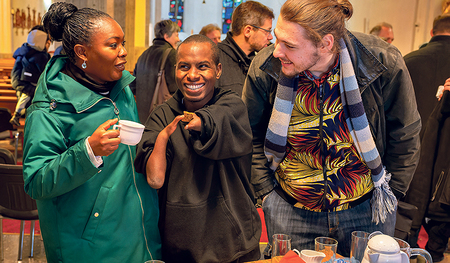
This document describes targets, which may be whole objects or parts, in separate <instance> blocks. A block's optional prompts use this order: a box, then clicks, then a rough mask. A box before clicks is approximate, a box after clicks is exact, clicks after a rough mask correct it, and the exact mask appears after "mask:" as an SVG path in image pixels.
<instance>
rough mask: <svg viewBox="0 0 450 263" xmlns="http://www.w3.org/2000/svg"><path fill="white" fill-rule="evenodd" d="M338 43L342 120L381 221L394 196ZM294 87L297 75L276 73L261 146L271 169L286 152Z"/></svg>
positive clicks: (374, 212)
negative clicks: (363, 168) (367, 177)
mask: <svg viewBox="0 0 450 263" xmlns="http://www.w3.org/2000/svg"><path fill="white" fill-rule="evenodd" d="M339 43H340V45H341V48H342V49H341V52H340V74H341V76H340V91H341V99H342V105H343V109H344V114H345V117H346V123H347V126H348V129H349V131H350V134H351V136H352V138H353V141H354V144H355V146H356V148H357V150H358V152H359V154H360V156H361V158H362V159H363V161H364V162H365V163H366V165H367V167H369V169H370V170H371V174H372V181H373V183H374V187H375V188H374V192H373V196H372V200H371V204H372V221H373V222H375V223H376V224H378V223H379V222H380V221H381V222H382V223H384V222H385V219H386V217H387V213H392V212H394V211H395V205H396V203H397V199H396V198H395V196H394V194H393V193H392V191H391V189H390V187H389V184H388V182H389V180H390V178H391V175H390V174H389V173H387V172H386V170H385V169H384V167H383V164H382V162H381V157H380V154H379V153H378V150H377V148H376V145H375V142H374V140H373V138H372V134H371V132H370V128H369V122H368V120H367V117H366V113H365V110H364V105H363V103H362V99H361V94H360V91H359V87H358V83H357V81H356V76H355V73H354V70H353V65H352V62H351V59H350V55H349V53H348V50H347V46H346V45H345V42H344V41H343V40H342V39H341V40H340V42H339ZM297 89H298V76H297V77H295V78H288V77H286V76H284V75H283V74H280V79H279V81H278V88H277V93H276V98H275V102H274V106H273V109H272V115H271V117H270V121H269V126H268V128H267V133H266V139H265V147H264V152H265V155H266V157H267V159H268V161H269V163H270V168H271V169H272V170H276V168H277V167H278V165H279V164H280V162H281V161H282V160H283V158H284V155H285V154H286V139H287V132H288V128H289V122H290V119H291V113H292V109H293V107H294V103H295V97H296V95H297Z"/></svg>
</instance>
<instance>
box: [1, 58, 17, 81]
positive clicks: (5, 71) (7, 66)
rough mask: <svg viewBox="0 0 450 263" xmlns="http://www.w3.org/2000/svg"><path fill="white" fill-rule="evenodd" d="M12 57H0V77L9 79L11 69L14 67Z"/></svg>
mask: <svg viewBox="0 0 450 263" xmlns="http://www.w3.org/2000/svg"><path fill="white" fill-rule="evenodd" d="M14 62H15V59H14V58H0V78H1V79H4V78H7V79H10V78H11V71H12V69H13V67H14Z"/></svg>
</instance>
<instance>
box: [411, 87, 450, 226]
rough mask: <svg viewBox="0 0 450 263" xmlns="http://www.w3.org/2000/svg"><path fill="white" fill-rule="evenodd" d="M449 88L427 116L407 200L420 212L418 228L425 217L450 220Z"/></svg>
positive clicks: (441, 220)
mask: <svg viewBox="0 0 450 263" xmlns="http://www.w3.org/2000/svg"><path fill="white" fill-rule="evenodd" d="M449 134H450V92H448V91H445V92H444V95H443V97H442V99H441V101H440V102H439V103H438V104H437V105H436V107H435V108H434V110H433V112H432V113H431V115H430V116H429V118H428V122H427V124H426V126H425V128H424V136H423V137H422V147H421V150H420V161H419V165H418V166H417V170H416V173H415V174H414V177H413V180H412V182H411V185H410V188H409V191H408V193H407V194H406V196H405V202H407V203H409V204H412V205H415V206H417V208H418V213H417V214H416V217H415V218H414V219H413V225H412V228H413V229H419V228H420V226H421V224H422V220H423V219H424V217H428V218H431V219H433V220H436V221H439V222H450V178H449V177H450V136H449Z"/></svg>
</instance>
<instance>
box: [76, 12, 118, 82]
mask: <svg viewBox="0 0 450 263" xmlns="http://www.w3.org/2000/svg"><path fill="white" fill-rule="evenodd" d="M124 44H125V41H124V34H123V31H122V28H121V27H120V25H119V24H118V23H117V22H116V21H115V20H114V19H112V18H105V19H103V20H101V21H100V22H98V29H97V30H96V32H94V34H93V35H92V40H91V43H90V44H89V45H76V46H75V50H77V49H79V48H82V50H83V51H82V52H81V56H80V55H79V57H80V58H81V59H82V60H81V61H80V64H81V63H83V60H85V61H86V65H87V67H86V68H85V69H84V70H83V71H84V72H85V73H86V74H87V75H88V76H89V77H91V78H92V79H93V80H94V81H95V82H97V83H99V84H103V83H105V82H110V81H117V80H119V79H120V78H121V77H122V71H123V70H124V69H125V63H127V60H126V59H125V57H126V56H127V51H126V49H125V47H124ZM76 53H77V54H80V51H78V52H77V51H76Z"/></svg>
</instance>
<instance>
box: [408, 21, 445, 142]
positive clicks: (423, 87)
mask: <svg viewBox="0 0 450 263" xmlns="http://www.w3.org/2000/svg"><path fill="white" fill-rule="evenodd" d="M430 33H431V40H430V42H429V43H428V44H427V45H426V46H425V47H423V48H421V49H419V50H416V51H413V52H411V53H409V54H407V55H406V56H405V63H406V66H407V67H408V70H409V73H410V75H411V79H412V81H413V84H414V92H415V94H416V100H417V109H418V110H419V114H420V117H421V119H422V124H423V127H422V130H421V135H422V134H423V132H424V128H425V124H426V123H427V119H428V116H430V114H431V112H432V111H433V109H434V107H435V106H436V105H437V101H438V100H437V99H436V91H437V89H438V87H439V85H442V83H444V81H445V80H446V79H447V78H448V77H449V76H450V14H443V15H440V16H438V17H436V18H435V19H434V22H433V29H432V30H431V32H430Z"/></svg>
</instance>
